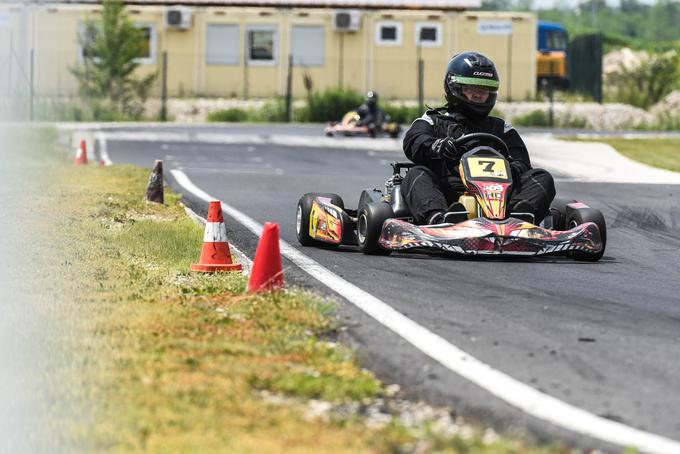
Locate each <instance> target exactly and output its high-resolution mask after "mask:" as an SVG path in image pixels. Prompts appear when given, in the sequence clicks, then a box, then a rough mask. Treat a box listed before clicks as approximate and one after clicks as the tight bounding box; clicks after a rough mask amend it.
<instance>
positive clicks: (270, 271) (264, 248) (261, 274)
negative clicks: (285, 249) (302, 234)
mask: <svg viewBox="0 0 680 454" xmlns="http://www.w3.org/2000/svg"><path fill="white" fill-rule="evenodd" d="M281 288H283V270H282V269H281V251H280V248H279V225H278V224H275V223H273V222H267V223H266V224H265V225H264V229H262V237H260V242H259V243H258V244H257V251H256V252H255V260H253V270H252V271H251V273H250V281H249V282H248V293H255V292H265V291H269V290H276V289H281Z"/></svg>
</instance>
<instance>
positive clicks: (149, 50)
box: [78, 23, 156, 65]
mask: <svg viewBox="0 0 680 454" xmlns="http://www.w3.org/2000/svg"><path fill="white" fill-rule="evenodd" d="M135 27H136V28H138V29H140V30H141V31H142V38H143V39H142V42H141V43H140V46H139V51H138V53H137V58H136V59H135V61H136V62H137V63H139V64H141V65H153V64H155V63H156V27H155V26H154V25H151V24H135ZM78 29H79V31H78V33H79V34H80V37H81V38H80V39H79V40H78V61H79V62H80V63H83V62H84V61H85V58H86V57H87V58H93V59H96V58H97V56H96V55H95V54H94V50H93V49H92V44H94V42H95V41H96V40H97V38H98V37H99V34H100V33H101V29H100V28H99V26H98V25H97V24H85V23H81V24H79V26H78ZM83 40H84V43H83ZM83 44H85V45H84V46H83Z"/></svg>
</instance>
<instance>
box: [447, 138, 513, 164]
mask: <svg viewBox="0 0 680 454" xmlns="http://www.w3.org/2000/svg"><path fill="white" fill-rule="evenodd" d="M469 142H480V143H484V142H487V143H488V142H492V143H493V144H495V145H497V146H498V147H499V148H500V150H499V151H500V152H501V154H502V155H503V156H505V157H506V158H508V157H509V156H510V150H509V149H508V145H507V144H506V143H505V142H504V141H503V139H501V138H500V137H497V136H494V135H493V134H489V133H488V132H474V133H472V134H466V135H464V136H460V137H459V138H457V139H455V140H454V142H453V143H454V144H456V147H461V148H463V149H466V147H465V145H467V144H468V143H469Z"/></svg>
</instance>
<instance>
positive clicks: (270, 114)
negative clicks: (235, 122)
mask: <svg viewBox="0 0 680 454" xmlns="http://www.w3.org/2000/svg"><path fill="white" fill-rule="evenodd" d="M248 119H249V120H250V121H256V122H261V123H269V122H283V121H286V120H287V119H286V100H285V99H284V98H277V99H276V100H274V101H269V102H267V103H266V104H265V105H264V106H262V107H260V108H259V109H257V110H251V111H250V113H249V115H248Z"/></svg>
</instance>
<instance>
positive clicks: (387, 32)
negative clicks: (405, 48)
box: [375, 22, 402, 46]
mask: <svg viewBox="0 0 680 454" xmlns="http://www.w3.org/2000/svg"><path fill="white" fill-rule="evenodd" d="M401 38H402V26H401V23H399V22H378V23H377V24H376V29H375V43H376V44H378V45H380V46H400V45H401Z"/></svg>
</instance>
